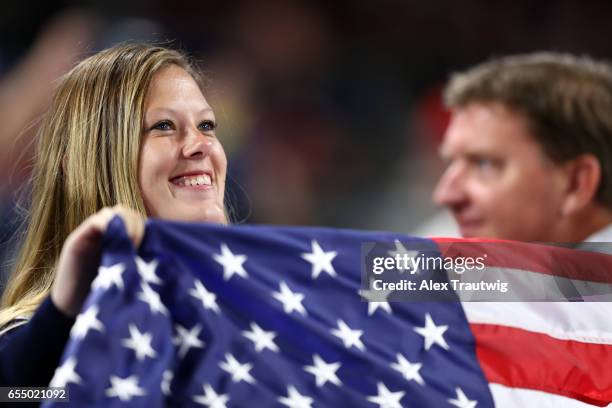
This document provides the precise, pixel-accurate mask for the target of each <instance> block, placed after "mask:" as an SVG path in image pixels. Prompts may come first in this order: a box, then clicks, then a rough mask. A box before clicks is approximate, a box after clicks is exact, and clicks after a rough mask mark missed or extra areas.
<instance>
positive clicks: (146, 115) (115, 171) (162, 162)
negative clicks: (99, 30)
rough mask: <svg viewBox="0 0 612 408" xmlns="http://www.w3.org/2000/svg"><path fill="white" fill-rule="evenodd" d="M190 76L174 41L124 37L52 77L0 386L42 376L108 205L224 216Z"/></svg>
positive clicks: (8, 314)
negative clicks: (57, 79)
mask: <svg viewBox="0 0 612 408" xmlns="http://www.w3.org/2000/svg"><path fill="white" fill-rule="evenodd" d="M215 127H216V124H215V116H214V113H213V111H212V109H211V107H210V106H209V104H208V102H207V101H206V99H205V97H204V95H203V85H202V80H201V77H200V76H199V75H198V73H197V71H196V70H195V69H194V67H193V66H192V65H191V64H190V63H189V62H188V60H187V59H186V58H185V56H183V55H182V54H180V53H179V52H177V51H174V50H169V49H166V48H162V47H156V46H151V45H143V44H123V45H119V46H115V47H112V48H110V49H107V50H104V51H102V52H100V53H98V54H95V55H93V56H91V57H89V58H87V59H85V60H84V61H82V62H81V63H80V64H78V65H77V66H76V67H75V68H73V69H72V70H71V71H70V72H69V73H68V74H66V75H65V77H64V78H63V79H62V81H61V83H60V84H59V87H58V89H57V91H56V94H55V97H54V99H53V101H52V103H51V106H50V108H49V111H48V113H47V115H46V118H45V120H44V121H43V123H42V125H41V128H40V131H39V135H38V137H39V144H38V150H37V156H36V164H35V169H34V174H33V185H32V204H31V211H30V215H29V224H28V227H27V231H26V235H25V240H24V243H23V246H22V248H21V252H20V255H19V257H18V260H17V264H16V268H15V271H14V273H13V275H12V277H11V279H10V281H9V283H8V285H7V287H6V288H5V290H4V295H3V299H2V310H1V311H0V386H5V385H15V386H36V385H38V386H45V385H47V384H48V383H49V380H50V379H51V377H52V375H53V371H54V368H55V367H56V366H57V365H58V363H59V359H60V357H61V352H62V350H63V347H64V344H65V342H66V340H67V338H68V335H69V330H70V327H71V326H72V323H73V322H74V318H75V316H76V315H77V314H78V312H79V310H80V309H81V306H82V305H83V302H84V300H85V297H86V296H87V293H88V292H89V287H90V284H91V281H92V280H93V278H94V277H95V275H96V273H97V264H98V261H99V258H100V244H101V238H102V235H103V234H104V232H105V230H106V226H107V224H108V223H109V221H110V220H111V219H112V218H113V217H114V216H115V215H119V216H121V217H122V218H123V221H124V224H125V225H126V229H127V231H128V234H129V236H130V237H131V239H132V241H133V243H134V245H135V246H138V245H139V243H140V241H141V239H142V235H143V231H144V222H143V220H144V218H145V217H147V216H151V217H159V218H164V219H172V220H183V221H207V222H215V223H226V222H227V218H226V215H225V211H224V205H223V199H224V191H225V177H226V167H227V161H226V157H225V153H224V151H223V147H222V146H221V143H220V142H219V140H218V139H217V138H216V137H215Z"/></svg>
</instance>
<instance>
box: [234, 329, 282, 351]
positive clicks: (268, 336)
mask: <svg viewBox="0 0 612 408" xmlns="http://www.w3.org/2000/svg"><path fill="white" fill-rule="evenodd" d="M242 335H243V336H244V337H246V338H247V339H249V340H251V341H252V342H253V345H254V346H255V351H257V352H258V353H259V352H261V351H263V350H265V349H267V348H268V349H270V350H272V351H273V352H275V353H278V351H279V349H278V346H277V345H276V343H274V338H275V337H276V333H274V332H273V331H265V330H263V329H262V328H261V327H259V326H258V325H257V323H255V322H251V331H248V330H245V331H243V332H242Z"/></svg>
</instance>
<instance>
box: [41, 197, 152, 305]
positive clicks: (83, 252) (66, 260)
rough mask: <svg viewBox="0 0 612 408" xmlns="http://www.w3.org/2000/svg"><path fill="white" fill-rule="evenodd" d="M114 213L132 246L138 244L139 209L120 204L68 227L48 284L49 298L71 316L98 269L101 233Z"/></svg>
mask: <svg viewBox="0 0 612 408" xmlns="http://www.w3.org/2000/svg"><path fill="white" fill-rule="evenodd" d="M115 215H119V216H121V218H123V223H124V224H125V228H126V231H127V234H128V236H129V237H130V240H131V241H132V243H133V244H134V247H135V248H138V247H139V246H140V242H141V241H142V237H143V235H144V219H143V217H142V215H140V214H139V213H137V212H135V211H134V210H131V209H129V208H127V207H124V206H121V205H117V206H114V207H106V208H103V209H101V210H100V211H98V212H97V213H95V214H94V215H92V216H90V217H89V218H87V219H86V220H85V221H83V222H82V223H81V225H79V226H78V227H77V228H76V229H75V230H74V231H72V233H71V234H70V235H68V238H66V241H65V242H64V247H63V248H62V253H61V254H60V258H59V262H58V264H57V270H56V272H55V280H54V282H53V287H52V288H51V300H52V301H53V303H54V304H55V306H56V307H57V308H58V309H60V310H61V311H62V312H63V313H65V314H66V315H68V316H71V317H74V316H76V315H77V314H79V312H80V311H81V308H82V306H83V302H84V301H85V298H86V297H87V294H88V293H89V288H90V286H91V282H92V281H93V279H94V278H95V277H96V275H97V273H98V265H99V263H100V256H101V244H102V237H103V236H104V232H105V231H106V227H107V226H108V223H109V222H110V221H111V220H112V219H113V217H114V216H115Z"/></svg>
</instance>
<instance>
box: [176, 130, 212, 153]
mask: <svg viewBox="0 0 612 408" xmlns="http://www.w3.org/2000/svg"><path fill="white" fill-rule="evenodd" d="M212 144H213V141H212V140H211V139H210V138H209V137H206V136H205V135H203V134H202V133H200V132H199V131H197V130H196V131H190V133H189V135H187V137H186V138H185V144H184V145H183V156H184V157H185V158H188V159H192V158H199V157H205V156H207V155H208V152H209V151H210V148H211V146H212Z"/></svg>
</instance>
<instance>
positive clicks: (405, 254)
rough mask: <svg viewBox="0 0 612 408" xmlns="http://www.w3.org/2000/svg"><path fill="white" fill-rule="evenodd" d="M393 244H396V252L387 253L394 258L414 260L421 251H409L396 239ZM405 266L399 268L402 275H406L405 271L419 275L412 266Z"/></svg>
mask: <svg viewBox="0 0 612 408" xmlns="http://www.w3.org/2000/svg"><path fill="white" fill-rule="evenodd" d="M393 243H394V244H395V250H394V251H387V253H388V254H389V255H391V256H392V257H393V258H396V257H397V256H398V255H399V257H400V259H406V258H412V259H414V258H416V257H417V256H418V255H419V251H409V250H407V249H406V247H405V246H404V245H403V244H402V243H401V242H400V240H399V239H396V240H395V241H393ZM403 266H404V265H403V264H402V265H401V266H400V267H399V268H397V270H398V272H399V273H400V274H401V273H404V272H405V271H408V272H410V273H411V274H416V273H419V271H418V269H415V270H413V269H412V267H411V266H406V268H404V267H403Z"/></svg>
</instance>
